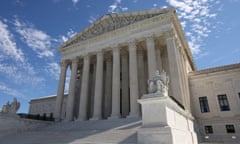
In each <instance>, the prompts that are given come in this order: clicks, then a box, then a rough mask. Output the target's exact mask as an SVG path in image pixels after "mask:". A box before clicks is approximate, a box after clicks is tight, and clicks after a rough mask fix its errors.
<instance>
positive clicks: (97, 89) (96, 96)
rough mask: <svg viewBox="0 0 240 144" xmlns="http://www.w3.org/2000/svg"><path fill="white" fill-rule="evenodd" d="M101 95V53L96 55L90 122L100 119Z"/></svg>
mask: <svg viewBox="0 0 240 144" xmlns="http://www.w3.org/2000/svg"><path fill="white" fill-rule="evenodd" d="M102 94H103V52H98V53H97V71H96V81H95V93H94V105H93V106H94V109H93V118H92V120H99V119H101V118H102V98H103V97H102Z"/></svg>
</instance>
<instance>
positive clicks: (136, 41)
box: [55, 9, 192, 121]
mask: <svg viewBox="0 0 240 144" xmlns="http://www.w3.org/2000/svg"><path fill="white" fill-rule="evenodd" d="M168 19H169V20H170V19H171V20H173V21H174V20H175V11H174V10H173V9H161V10H152V11H150V12H149V11H148V12H144V11H143V12H134V13H123V14H112V15H111V16H110V15H105V16H103V17H102V18H100V19H99V20H98V21H96V22H95V23H93V24H92V25H91V26H90V27H88V28H87V29H85V30H84V31H83V32H81V33H79V34H77V35H76V36H75V37H73V38H72V39H71V40H69V41H68V42H66V43H65V44H64V45H63V46H61V47H60V48H59V49H58V50H59V51H60V52H61V54H62V58H61V74H60V79H59V87H58V94H57V101H56V112H55V118H56V120H60V119H61V118H64V119H65V120H67V121H72V120H80V121H82V120H99V119H108V118H126V117H139V116H140V106H139V104H138V103H137V99H139V98H140V97H141V96H142V95H143V94H145V93H146V92H147V80H148V79H149V78H150V77H152V76H153V75H154V74H155V71H156V70H159V71H162V70H163V69H164V70H165V71H167V73H169V74H170V77H173V78H171V80H173V81H176V82H174V84H173V85H171V86H170V90H169V93H170V95H173V96H174V97H175V98H176V99H177V100H178V101H179V102H181V103H182V104H183V105H184V106H187V105H188V104H187V102H188V101H187V98H186V96H187V90H186V91H184V88H185V87H187V86H185V85H186V84H185V83H183V79H184V76H187V75H184V74H183V71H184V70H182V69H180V66H181V65H185V63H186V62H185V61H188V59H189V58H191V55H189V50H188V49H187V48H184V47H183V46H184V43H183V42H182V41H181V37H178V36H177V33H181V32H179V31H177V30H176V29H175V28H174V27H173V25H174V24H175V23H174V22H171V21H168V22H166V21H167V20H168ZM115 21H118V23H117V25H116V23H115V24H114V22H115ZM178 35H179V34H178ZM177 55H178V56H177ZM182 57H184V58H185V61H184V58H182ZM190 65H192V63H190ZM67 67H70V68H71V76H70V85H69V94H68V98H67V106H66V115H65V116H63V115H62V112H61V111H62V103H63V93H64V87H65V86H64V84H65V79H66V69H67ZM172 70H174V72H171V71H172ZM179 76H183V77H182V78H181V79H179ZM174 77H177V78H178V79H174ZM77 79H80V80H77ZM170 83H173V82H170ZM77 86H78V87H77ZM173 86H174V90H173V89H172V87H173ZM76 97H77V99H78V100H79V101H75V99H76ZM76 111H77V113H76Z"/></svg>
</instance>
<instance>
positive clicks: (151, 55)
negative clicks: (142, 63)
mask: <svg viewBox="0 0 240 144" xmlns="http://www.w3.org/2000/svg"><path fill="white" fill-rule="evenodd" d="M146 43H147V58H148V78H151V77H152V76H154V75H155V73H156V70H157V64H156V50H155V44H154V39H153V37H152V36H149V37H146Z"/></svg>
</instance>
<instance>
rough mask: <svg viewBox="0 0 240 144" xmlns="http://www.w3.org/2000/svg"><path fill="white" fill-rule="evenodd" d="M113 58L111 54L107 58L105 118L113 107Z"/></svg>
mask: <svg viewBox="0 0 240 144" xmlns="http://www.w3.org/2000/svg"><path fill="white" fill-rule="evenodd" d="M111 87H112V60H111V57H110V56H109V57H108V58H107V59H106V73H105V90H104V91H105V97H104V118H107V117H109V116H110V115H111V109H112V99H111V95H112V89H111Z"/></svg>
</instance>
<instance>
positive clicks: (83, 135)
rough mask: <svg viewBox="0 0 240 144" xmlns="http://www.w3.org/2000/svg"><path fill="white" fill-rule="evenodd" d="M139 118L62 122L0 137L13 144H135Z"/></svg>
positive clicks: (6, 143)
mask: <svg viewBox="0 0 240 144" xmlns="http://www.w3.org/2000/svg"><path fill="white" fill-rule="evenodd" d="M140 127H141V120H139V119H115V120H99V121H84V122H78V121H76V122H62V123H56V124H52V125H49V126H47V127H42V128H40V129H37V130H31V131H27V132H22V133H18V134H15V135H11V136H8V137H5V138H3V139H0V143H4V144H8V143H9V144H11V143H18V144H42V143H44V144H136V143H137V130H138V129H139V128H140Z"/></svg>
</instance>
